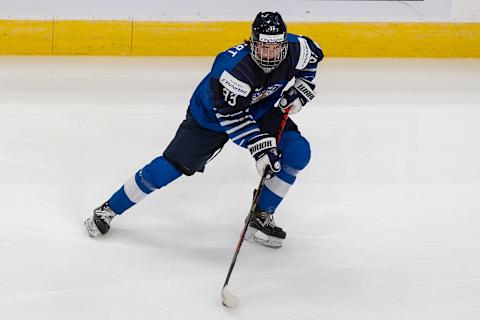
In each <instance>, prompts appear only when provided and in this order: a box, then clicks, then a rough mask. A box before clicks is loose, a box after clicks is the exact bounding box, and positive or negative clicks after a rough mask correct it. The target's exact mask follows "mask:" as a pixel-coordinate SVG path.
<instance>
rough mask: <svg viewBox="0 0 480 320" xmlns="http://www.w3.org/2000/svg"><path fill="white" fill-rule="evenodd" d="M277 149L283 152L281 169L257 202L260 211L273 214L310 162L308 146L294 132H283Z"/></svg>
mask: <svg viewBox="0 0 480 320" xmlns="http://www.w3.org/2000/svg"><path fill="white" fill-rule="evenodd" d="M278 147H279V148H280V149H281V150H282V151H283V157H282V169H281V170H280V172H279V173H277V174H276V175H275V176H273V177H272V178H271V179H269V180H266V181H265V186H264V188H263V190H262V194H261V195H260V199H259V200H258V208H259V209H260V210H262V211H268V212H272V213H273V212H275V209H277V207H278V205H279V204H280V202H282V200H283V198H284V197H285V196H286V194H287V192H288V190H289V189H290V187H291V186H292V185H293V183H294V182H295V179H296V176H297V174H298V172H299V171H300V170H302V169H304V168H305V167H306V166H307V164H308V162H309V161H310V145H309V143H308V141H307V140H306V139H305V138H304V137H303V136H302V135H300V133H298V132H296V131H285V132H284V133H283V136H282V139H281V141H280V143H279V145H278Z"/></svg>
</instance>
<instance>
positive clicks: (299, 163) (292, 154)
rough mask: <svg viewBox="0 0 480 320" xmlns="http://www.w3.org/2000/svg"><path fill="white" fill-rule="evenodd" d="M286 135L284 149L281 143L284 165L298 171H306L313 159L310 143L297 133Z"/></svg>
mask: <svg viewBox="0 0 480 320" xmlns="http://www.w3.org/2000/svg"><path fill="white" fill-rule="evenodd" d="M284 135H285V137H284V138H285V140H284V141H285V143H284V144H283V147H284V148H283V149H282V143H280V149H281V150H282V151H283V159H282V163H284V164H285V165H287V166H289V167H292V168H295V169H297V170H302V169H304V168H305V167H306V166H307V164H308V162H309V161H310V157H311V151H310V143H308V141H307V139H305V137H303V136H302V135H301V134H300V133H298V132H296V131H286V132H285V133H284ZM282 140H283V138H282Z"/></svg>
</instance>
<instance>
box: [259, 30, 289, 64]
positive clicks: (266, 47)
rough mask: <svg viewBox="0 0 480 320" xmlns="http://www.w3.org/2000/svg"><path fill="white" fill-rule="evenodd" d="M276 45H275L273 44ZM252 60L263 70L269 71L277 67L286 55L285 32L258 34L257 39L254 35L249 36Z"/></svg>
mask: <svg viewBox="0 0 480 320" xmlns="http://www.w3.org/2000/svg"><path fill="white" fill-rule="evenodd" d="M275 45H277V46H275ZM250 46H251V51H250V54H251V56H252V59H253V61H255V63H256V64H257V65H258V66H259V67H260V68H261V69H262V70H263V71H264V72H265V73H270V72H271V71H272V70H274V69H275V68H277V67H278V66H279V65H280V63H282V61H283V60H285V58H286V57H287V51H288V42H287V40H286V34H283V33H282V34H275V35H269V34H259V35H258V39H255V37H254V35H253V34H252V37H251V38H250Z"/></svg>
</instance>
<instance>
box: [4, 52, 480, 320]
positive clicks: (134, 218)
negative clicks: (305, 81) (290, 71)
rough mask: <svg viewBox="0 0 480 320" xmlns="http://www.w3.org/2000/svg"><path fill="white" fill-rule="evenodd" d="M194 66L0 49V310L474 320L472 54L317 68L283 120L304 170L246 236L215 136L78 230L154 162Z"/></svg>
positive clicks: (476, 133)
mask: <svg viewBox="0 0 480 320" xmlns="http://www.w3.org/2000/svg"><path fill="white" fill-rule="evenodd" d="M211 62H212V58H199V59H194V58H185V59H179V58H112V57H101V58H100V57H2V58H0V194H1V196H0V199H1V201H0V226H1V232H0V318H1V319H8V320H16V319H22V320H23V319H48V320H56V319H58V320H60V319H61V320H64V319H69V320H76V319H78V320H87V319H115V320H122V319H141V320H149V319H162V320H166V319H195V320H198V319H209V320H215V319H287V320H327V319H329V320H330V319H334V320H343V319H345V320H346V319H349V320H350V319H355V320H361V319H389V320H398V319H408V320H414V319H419V320H420V319H421V320H425V319H435V320H438V319H462V320H467V319H478V317H479V315H480V214H479V213H480V201H479V198H477V197H478V196H479V194H480V140H479V138H480V60H441V59H439V60H415V59H398V60H394V59H353V60H350V59H327V60H326V61H324V62H322V64H321V65H320V67H319V72H318V80H317V82H318V97H317V98H316V99H315V100H314V102H312V103H311V104H310V105H308V106H307V107H305V108H304V110H303V111H302V112H301V113H300V114H298V115H294V119H295V121H296V122H297V123H298V124H299V125H300V129H301V131H302V133H303V134H304V135H305V136H306V137H307V138H308V139H309V141H310V142H311V147H312V152H313V154H312V160H311V163H310V164H309V166H308V167H307V169H306V170H305V171H304V172H302V173H301V174H300V175H299V177H298V180H297V184H296V185H295V187H294V188H292V190H291V192H290V193H289V195H288V197H287V198H286V200H285V201H284V203H283V204H282V206H281V207H280V208H279V209H278V212H277V215H276V221H277V223H278V224H279V225H281V226H282V227H284V228H285V229H286V231H287V232H288V236H287V239H286V241H285V242H284V247H283V248H281V249H279V250H269V249H267V248H264V247H257V246H254V245H252V244H245V245H244V246H243V247H242V251H241V252H240V256H239V259H238V261H237V264H236V267H235V270H234V272H233V275H232V278H231V281H230V286H229V287H230V290H232V292H234V293H235V295H237V296H238V298H239V299H240V305H239V307H238V308H236V309H232V310H231V309H227V308H225V307H223V306H222V305H221V299H220V291H221V289H222V285H223V282H224V279H225V276H226V274H227V271H228V267H229V264H230V261H231V258H232V255H233V252H234V250H235V246H236V243H237V239H238V235H239V233H240V231H241V229H242V226H243V225H242V224H243V220H244V218H245V216H246V214H247V211H248V209H249V206H250V200H251V194H252V189H253V188H254V187H255V186H256V185H257V183H258V181H259V177H257V174H256V170H255V167H254V163H253V161H252V159H250V155H249V154H248V152H246V151H245V150H242V149H240V148H239V147H237V146H235V145H233V144H231V143H228V144H227V145H226V147H225V148H224V150H223V151H222V153H221V154H220V156H218V157H217V158H216V159H215V160H214V161H212V162H211V163H210V164H209V166H208V167H207V170H206V172H205V173H204V174H198V175H195V176H193V177H182V178H180V179H179V180H177V181H175V182H174V183H173V184H171V185H169V186H167V187H166V188H165V189H163V190H160V191H157V192H155V193H154V194H152V195H151V196H149V197H148V198H146V199H145V200H144V201H143V202H141V203H140V204H138V205H137V206H136V207H134V208H132V209H131V210H130V211H128V212H126V213H125V214H124V215H123V216H121V217H118V218H116V219H115V220H114V222H113V224H112V230H111V233H110V234H109V235H108V236H107V237H105V238H103V239H90V238H89V237H88V235H87V234H86V232H85V230H84V227H83V220H84V218H85V217H87V216H88V215H90V214H91V211H92V209H93V208H94V207H95V206H97V205H99V204H100V203H101V202H102V201H104V200H105V199H107V198H108V197H109V196H110V195H111V193H112V192H114V191H116V190H117V189H118V188H119V187H120V186H121V185H122V183H123V182H124V181H126V180H127V179H128V178H129V177H130V176H131V175H132V174H133V173H134V172H135V171H136V170H138V169H139V168H141V167H142V166H143V165H144V164H146V163H147V162H149V161H150V160H152V159H153V158H154V157H156V156H157V155H160V154H161V153H162V151H163V149H164V148H165V147H166V145H167V143H168V142H169V141H170V139H171V138H172V137H173V135H174V133H175V130H176V128H177V126H178V124H179V123H180V121H181V120H182V119H183V118H184V114H185V110H186V106H187V105H188V100H189V99H190V95H191V92H192V91H193V90H194V88H195V87H196V84H197V83H198V82H199V81H200V80H201V79H202V77H203V76H204V74H205V73H206V72H208V70H209V69H210V64H211Z"/></svg>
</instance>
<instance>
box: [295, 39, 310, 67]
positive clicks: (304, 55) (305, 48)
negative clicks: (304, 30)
mask: <svg viewBox="0 0 480 320" xmlns="http://www.w3.org/2000/svg"><path fill="white" fill-rule="evenodd" d="M297 39H298V42H299V44H300V52H299V57H298V62H297V65H296V66H295V69H297V70H302V69H304V68H305V67H306V66H307V64H308V63H309V62H310V58H311V57H312V50H311V49H310V46H309V45H308V42H307V40H305V39H304V38H302V37H298V38H297Z"/></svg>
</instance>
